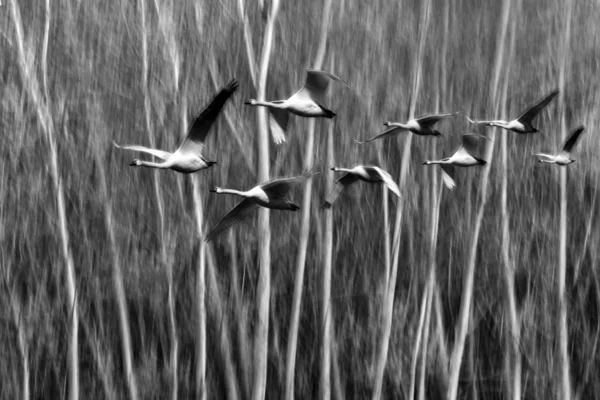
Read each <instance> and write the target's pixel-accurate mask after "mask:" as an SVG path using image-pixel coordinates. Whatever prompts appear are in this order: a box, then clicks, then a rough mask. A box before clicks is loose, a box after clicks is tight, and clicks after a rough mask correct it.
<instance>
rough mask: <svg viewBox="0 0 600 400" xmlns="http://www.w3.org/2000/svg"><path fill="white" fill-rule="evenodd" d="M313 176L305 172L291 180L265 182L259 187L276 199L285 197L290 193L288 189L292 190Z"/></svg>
mask: <svg viewBox="0 0 600 400" xmlns="http://www.w3.org/2000/svg"><path fill="white" fill-rule="evenodd" d="M314 174H315V173H313V172H307V173H305V174H303V175H299V176H293V177H291V178H281V179H273V180H272V181H269V182H265V183H263V184H261V185H259V186H260V187H261V188H262V190H264V191H265V193H267V194H268V195H272V196H276V197H285V195H286V194H287V193H288V192H289V191H290V189H292V187H294V186H295V185H298V184H300V183H302V182H304V181H305V180H307V179H308V178H310V177H311V176H313V175H314Z"/></svg>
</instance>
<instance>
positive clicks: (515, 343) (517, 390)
mask: <svg viewBox="0 0 600 400" xmlns="http://www.w3.org/2000/svg"><path fill="white" fill-rule="evenodd" d="M515 3H516V4H514V5H513V8H512V9H513V13H514V14H515V15H519V14H520V12H519V10H520V4H519V3H520V1H519V0H515ZM510 25H511V33H510V46H509V49H508V54H507V62H506V63H505V64H506V65H507V66H508V67H507V69H506V72H505V76H504V82H503V85H502V94H501V99H500V104H501V107H502V110H503V111H502V113H501V117H502V118H504V117H507V116H508V115H509V113H508V112H509V110H508V109H507V105H506V99H507V92H508V82H510V81H511V75H510V71H511V68H510V66H511V65H512V61H513V59H514V58H513V54H514V51H515V36H516V32H515V31H516V26H517V19H516V18H512V19H511V22H510ZM507 140H508V135H506V134H503V135H501V143H500V144H501V160H502V162H501V163H500V182H501V196H500V212H501V218H502V245H501V248H502V262H503V264H504V279H505V283H506V312H507V314H508V324H507V327H506V332H507V333H508V334H507V336H506V339H505V340H506V350H505V357H506V361H505V366H506V370H505V374H506V382H507V387H508V389H509V391H508V392H507V398H512V399H514V400H520V399H521V349H520V347H519V346H520V342H521V327H520V317H519V314H518V310H517V300H516V296H515V263H514V260H513V254H512V252H511V249H512V243H511V237H510V214H509V211H508V175H509V171H508V147H507Z"/></svg>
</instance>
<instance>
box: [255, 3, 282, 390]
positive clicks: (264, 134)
mask: <svg viewBox="0 0 600 400" xmlns="http://www.w3.org/2000/svg"><path fill="white" fill-rule="evenodd" d="M278 11H279V0H273V2H272V3H271V11H270V13H269V15H268V18H267V25H266V28H265V36H264V40H263V48H262V54H261V60H260V68H259V72H258V73H259V76H258V85H257V100H261V101H264V100H265V92H266V88H267V73H268V70H269V60H270V58H271V47H272V44H273V31H274V28H275V18H276V17H277V12H278ZM256 112H257V115H258V180H259V181H260V182H265V181H267V180H268V179H269V127H268V121H267V109H266V108H264V107H256ZM270 245H271V231H270V229H269V210H268V209H267V208H264V207H261V208H260V210H259V211H258V248H259V249H258V260H259V262H258V265H259V269H260V271H259V274H258V285H257V287H256V293H257V296H258V300H257V303H258V305H257V309H258V320H257V322H256V327H255V331H254V374H253V375H254V388H253V390H252V399H254V400H261V399H264V398H265V393H266V389H267V353H268V350H269V300H270V298H271V254H270Z"/></svg>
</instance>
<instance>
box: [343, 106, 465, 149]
mask: <svg viewBox="0 0 600 400" xmlns="http://www.w3.org/2000/svg"><path fill="white" fill-rule="evenodd" d="M461 112H462V111H458V112H453V113H448V114H433V115H427V116H424V117H419V118H414V119H411V120H408V121H407V122H406V123H402V122H390V121H387V122H385V123H384V124H383V125H385V126H387V127H388V128H389V129H387V130H386V131H385V132H383V133H381V134H379V135H377V136H373V137H372V138H370V139H367V140H365V141H364V142H361V141H359V140H355V141H356V142H357V143H359V144H364V143H368V142H370V141H372V140H375V139H380V138H382V137H386V136H390V135H394V134H396V133H400V132H405V131H409V132H412V133H414V134H415V135H421V136H441V135H442V134H441V133H440V132H438V131H436V130H435V129H434V128H433V125H435V124H436V123H438V122H439V121H441V120H443V119H446V118H452V117H454V116H455V115H458V114H460V113H461Z"/></svg>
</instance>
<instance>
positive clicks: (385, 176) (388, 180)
mask: <svg viewBox="0 0 600 400" xmlns="http://www.w3.org/2000/svg"><path fill="white" fill-rule="evenodd" d="M365 168H371V169H372V170H373V171H376V172H377V174H378V175H379V177H380V178H381V179H382V180H383V183H385V184H386V186H387V187H388V189H389V190H391V191H392V192H394V194H396V196H398V197H401V196H400V188H399V187H398V185H397V184H396V182H394V179H392V176H391V175H390V174H389V173H388V172H387V171H384V170H382V169H381V168H379V167H365Z"/></svg>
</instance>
